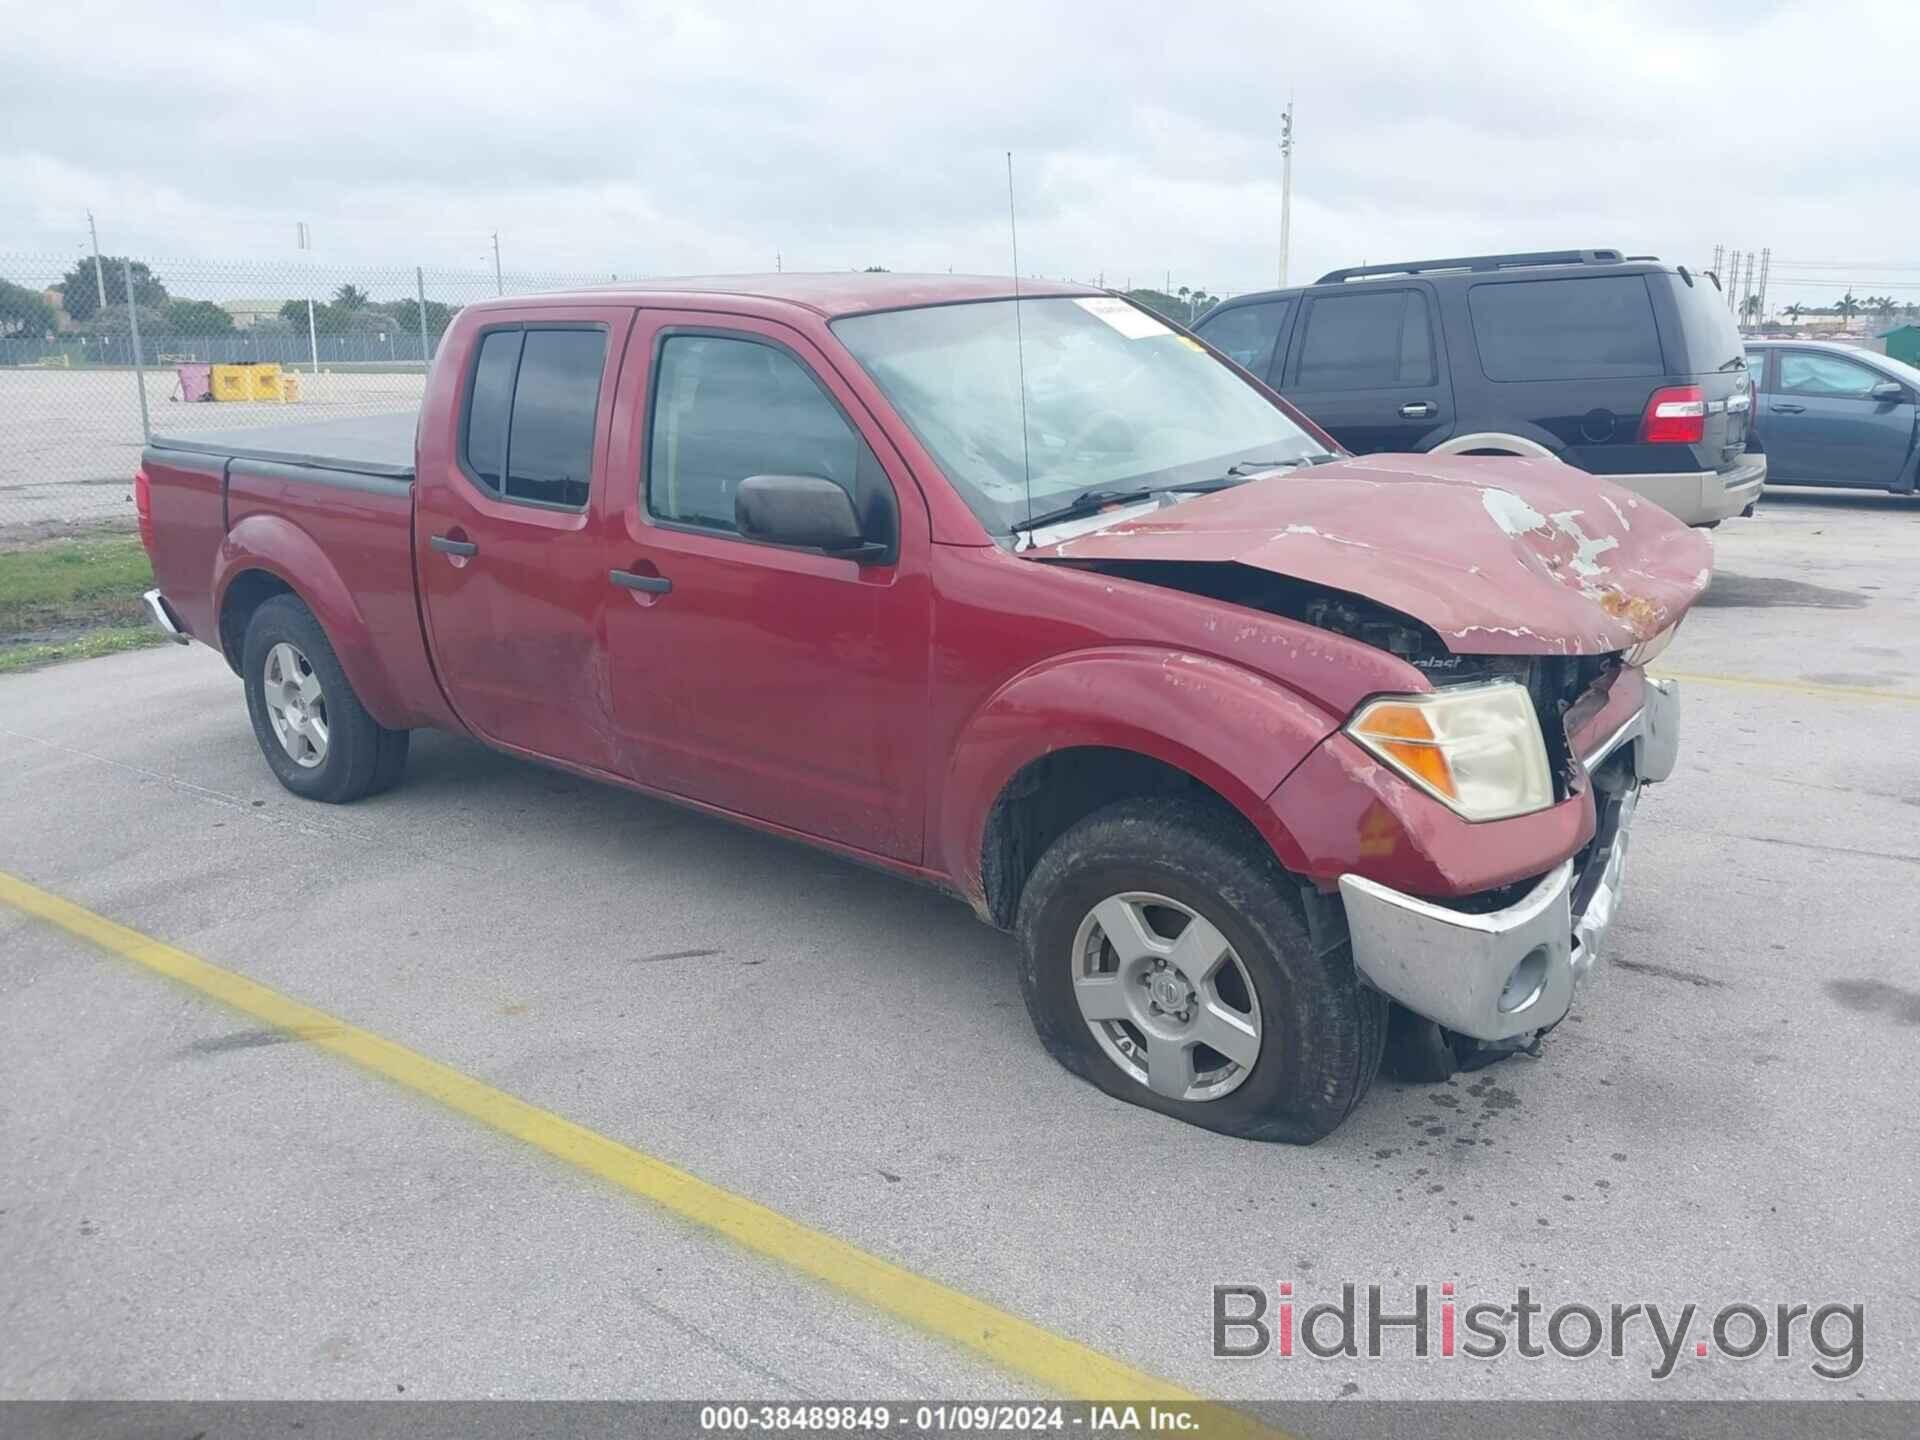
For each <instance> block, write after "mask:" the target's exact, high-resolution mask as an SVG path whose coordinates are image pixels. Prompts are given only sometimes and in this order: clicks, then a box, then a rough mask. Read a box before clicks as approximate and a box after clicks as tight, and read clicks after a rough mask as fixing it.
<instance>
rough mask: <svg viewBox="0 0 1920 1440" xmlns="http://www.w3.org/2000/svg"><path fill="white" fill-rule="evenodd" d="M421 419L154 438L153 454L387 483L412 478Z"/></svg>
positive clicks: (381, 418) (406, 416)
mask: <svg viewBox="0 0 1920 1440" xmlns="http://www.w3.org/2000/svg"><path fill="white" fill-rule="evenodd" d="M418 418H419V417H418V415H417V414H416V413H415V412H414V411H411V410H408V411H403V412H401V413H399V414H395V415H355V416H352V417H350V418H348V419H344V420H315V421H309V422H307V423H305V424H301V425H262V426H258V427H253V428H249V429H245V430H218V431H209V432H208V433H206V434H195V435H155V436H154V437H153V438H152V439H151V440H149V441H148V442H147V443H148V444H149V445H150V446H151V447H152V448H153V449H155V450H162V451H177V452H182V453H185V454H191V455H211V456H215V457H217V458H220V459H223V460H266V461H271V462H274V463H277V464H282V465H305V466H308V467H310V468H312V469H315V470H344V471H347V472H349V473H350V474H356V475H377V476H379V477H380V478H382V479H386V480H411V479H413V438H414V429H415V426H416V424H417V423H418Z"/></svg>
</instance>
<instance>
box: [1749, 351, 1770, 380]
mask: <svg viewBox="0 0 1920 1440" xmlns="http://www.w3.org/2000/svg"><path fill="white" fill-rule="evenodd" d="M1746 356H1747V379H1749V380H1751V381H1752V382H1753V388H1754V389H1756V390H1759V389H1762V388H1764V387H1763V385H1762V383H1761V382H1762V381H1764V380H1765V379H1766V378H1767V352H1766V351H1764V350H1749V351H1747V352H1746Z"/></svg>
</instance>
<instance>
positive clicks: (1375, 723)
mask: <svg viewBox="0 0 1920 1440" xmlns="http://www.w3.org/2000/svg"><path fill="white" fill-rule="evenodd" d="M1353 733H1354V734H1355V735H1356V736H1359V737H1361V738H1364V739H1366V740H1367V741H1369V742H1370V743H1371V748H1372V749H1373V750H1374V751H1376V752H1377V753H1379V754H1381V755H1383V756H1386V757H1390V758H1392V760H1393V761H1394V762H1395V763H1396V764H1398V765H1399V766H1400V767H1401V768H1402V769H1404V770H1406V771H1408V772H1409V773H1410V774H1412V775H1414V776H1417V777H1418V778H1419V779H1421V780H1424V781H1425V782H1426V783H1427V784H1428V785H1430V786H1432V787H1433V788H1434V789H1435V790H1438V791H1439V792H1440V793H1441V794H1442V795H1446V796H1448V797H1450V798H1453V799H1458V798H1459V794H1460V790H1459V787H1458V786H1456V785H1455V784H1454V783H1453V767H1452V766H1451V765H1449V764H1447V757H1446V754H1445V752H1443V751H1442V750H1441V749H1440V746H1439V745H1438V744H1437V743H1436V737H1435V736H1434V733H1433V726H1432V724H1431V723H1430V722H1429V721H1428V719H1427V715H1426V712H1425V711H1424V710H1423V709H1421V708H1420V707H1419V706H1417V705H1394V704H1381V705H1375V706H1373V707H1372V708H1371V709H1369V710H1368V711H1367V713H1366V714H1365V716H1364V717H1362V719H1361V720H1360V721H1359V723H1358V724H1356V725H1355V726H1354V730H1353Z"/></svg>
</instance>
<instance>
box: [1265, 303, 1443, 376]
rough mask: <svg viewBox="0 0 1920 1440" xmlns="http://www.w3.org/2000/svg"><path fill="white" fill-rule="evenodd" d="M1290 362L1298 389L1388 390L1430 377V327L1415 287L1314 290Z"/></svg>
mask: <svg viewBox="0 0 1920 1440" xmlns="http://www.w3.org/2000/svg"><path fill="white" fill-rule="evenodd" d="M1305 323H1306V333H1305V334H1304V335H1302V336H1301V338H1300V342H1299V346H1298V349H1299V352H1300V353H1299V358H1298V359H1297V360H1296V361H1294V365H1293V371H1294V374H1293V385H1292V388H1294V389H1296V390H1303V391H1312V390H1386V389H1398V388H1401V387H1404V386H1410V385H1432V384H1433V383H1434V379H1435V376H1434V356H1433V327H1432V322H1431V319H1430V317H1429V315H1428V313H1427V298H1426V295H1425V294H1424V292H1422V291H1419V290H1402V289H1393V290H1373V289H1367V290H1365V291H1359V292H1356V293H1353V294H1347V295H1341V294H1332V295H1316V296H1314V298H1313V303H1312V304H1311V305H1310V306H1309V307H1308V308H1307V316H1306V322H1305Z"/></svg>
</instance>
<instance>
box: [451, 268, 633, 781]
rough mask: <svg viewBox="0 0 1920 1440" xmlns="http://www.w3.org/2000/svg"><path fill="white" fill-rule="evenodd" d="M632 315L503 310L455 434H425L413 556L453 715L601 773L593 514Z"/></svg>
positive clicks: (475, 357) (583, 309) (470, 366)
mask: <svg viewBox="0 0 1920 1440" xmlns="http://www.w3.org/2000/svg"><path fill="white" fill-rule="evenodd" d="M632 320H633V312H632V311H631V310H630V309H626V308H616V307H610V306H580V307H577V308H569V309H555V308H552V307H545V306H543V307H541V308H540V309H539V310H538V311H537V312H529V313H528V314H527V315H526V316H524V317H518V316H516V315H515V314H514V312H512V311H502V312H500V314H499V318H498V320H497V322H491V323H489V324H488V325H487V327H486V328H485V329H484V330H482V331H481V332H480V333H479V334H478V336H477V337H476V338H475V341H474V344H473V347H472V349H471V350H470V351H469V353H468V354H467V356H466V357H465V365H466V370H465V375H464V378H463V381H462V385H461V395H462V403H461V405H460V409H459V414H458V417H457V419H456V422H455V426H454V430H453V433H451V434H449V435H441V436H433V437H426V436H423V437H422V446H421V462H420V473H419V475H418V477H417V479H416V486H417V493H416V500H415V512H414V545H415V557H414V567H415V571H416V573H417V575H418V577H419V585H420V596H421V602H422V607H423V609H424V612H425V618H426V624H427V635H428V639H429V641H430V643H431V646H432V653H433V661H434V665H435V667H436V669H437V670H438V672H439V676H440V682H441V684H442V685H443V686H444V687H445V689H446V692H447V698H448V700H449V701H450V702H451V703H452V705H453V708H454V711H455V713H457V714H458V715H459V716H460V718H461V720H462V721H464V722H465V723H466V724H467V726H468V727H469V728H471V729H472V730H474V731H475V732H476V733H477V734H480V735H483V736H485V737H486V738H487V739H489V740H493V741H495V742H497V743H499V744H503V745H510V746H515V747H517V748H520V749H525V750H531V751H534V752H536V753H538V754H541V755H547V756H552V757H554V758H556V759H560V760H568V761H572V762H574V763H576V764H581V765H592V766H596V767H599V768H602V769H607V768H611V762H612V759H613V749H612V745H611V743H610V741H609V739H608V737H607V733H606V732H607V726H606V702H605V698H604V695H605V689H604V685H603V684H602V683H601V680H600V677H601V676H602V674H603V673H604V659H605V657H604V654H603V653H602V650H601V647H600V643H599V633H598V620H599V615H600V611H601V607H602V604H603V601H604V594H603V592H604V590H605V587H606V565H605V563H604V560H603V558H602V555H601V547H602V544H603V540H602V537H601V535H600V534H599V533H598V531H597V527H596V526H595V524H594V518H593V511H594V509H595V507H596V506H597V505H598V503H599V502H598V500H597V497H598V496H600V495H602V494H603V493H604V489H605V485H604V480H603V478H602V477H603V475H604V472H605V468H606V455H607V448H608V440H609V432H610V429H611V424H612V419H611V417H612V413H613V396H614V390H615V386H614V378H615V376H617V374H618V373H619V367H620V361H621V356H622V353H623V351H624V349H625V345H626V336H627V330H628V328H629V327H630V325H631V323H632Z"/></svg>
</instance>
